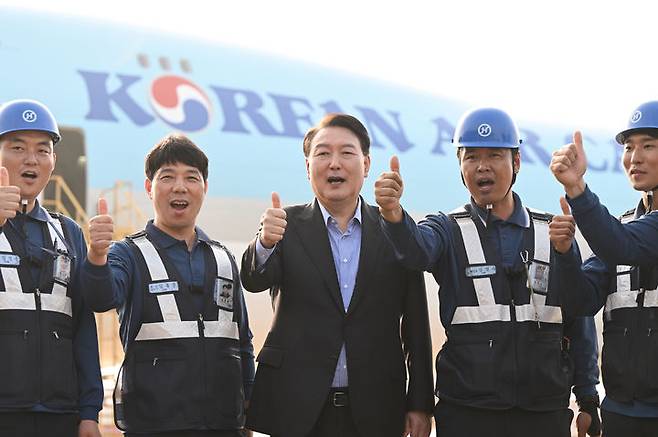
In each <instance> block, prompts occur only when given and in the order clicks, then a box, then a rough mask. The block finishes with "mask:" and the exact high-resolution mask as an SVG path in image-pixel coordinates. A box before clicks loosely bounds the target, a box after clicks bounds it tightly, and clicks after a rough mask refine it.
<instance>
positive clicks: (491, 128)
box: [452, 108, 521, 149]
mask: <svg viewBox="0 0 658 437" xmlns="http://www.w3.org/2000/svg"><path fill="white" fill-rule="evenodd" d="M452 142H453V143H454V144H455V145H456V146H457V147H492V148H493V147H502V148H506V149H518V148H519V145H520V144H521V139H520V138H519V130H518V129H517V128H516V124H515V123H514V121H513V120H512V118H511V117H510V116H509V115H507V113H506V112H505V111H501V110H500V109H496V108H479V109H474V110H472V111H469V112H467V113H466V114H464V115H463V116H462V118H461V119H460V120H459V122H458V123H457V127H456V128H455V134H454V135H453V137H452Z"/></svg>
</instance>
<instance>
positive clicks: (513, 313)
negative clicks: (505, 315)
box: [510, 298, 519, 405]
mask: <svg viewBox="0 0 658 437" xmlns="http://www.w3.org/2000/svg"><path fill="white" fill-rule="evenodd" d="M510 322H511V328H512V335H513V336H514V342H513V347H514V373H513V374H514V399H513V400H512V403H513V404H514V405H516V401H517V399H518V397H519V396H518V390H519V351H518V347H517V345H518V338H517V334H518V333H517V329H516V328H517V326H518V325H517V323H516V305H515V303H514V298H511V299H510Z"/></svg>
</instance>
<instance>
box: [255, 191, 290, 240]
mask: <svg viewBox="0 0 658 437" xmlns="http://www.w3.org/2000/svg"><path fill="white" fill-rule="evenodd" d="M287 224H288V222H286V211H285V210H284V209H283V208H281V199H279V195H278V194H277V193H272V207H271V208H267V209H266V210H265V212H264V213H263V215H262V216H261V218H260V232H259V234H258V238H259V239H260V244H262V245H263V247H264V248H266V249H271V248H273V247H274V245H275V244H276V243H278V242H279V241H281V240H282V239H283V234H284V233H285V232H286V225H287Z"/></svg>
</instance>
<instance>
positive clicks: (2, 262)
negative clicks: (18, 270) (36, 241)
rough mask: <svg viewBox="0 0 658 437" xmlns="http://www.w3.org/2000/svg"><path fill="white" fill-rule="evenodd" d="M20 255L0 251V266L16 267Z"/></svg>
mask: <svg viewBox="0 0 658 437" xmlns="http://www.w3.org/2000/svg"><path fill="white" fill-rule="evenodd" d="M20 264H21V257H20V256H18V255H14V254H11V253H0V267H18V266H19V265H20Z"/></svg>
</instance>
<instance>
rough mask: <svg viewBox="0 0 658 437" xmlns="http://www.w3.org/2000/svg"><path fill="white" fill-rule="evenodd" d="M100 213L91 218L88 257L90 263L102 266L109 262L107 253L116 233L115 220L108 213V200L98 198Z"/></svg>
mask: <svg viewBox="0 0 658 437" xmlns="http://www.w3.org/2000/svg"><path fill="white" fill-rule="evenodd" d="M97 211H98V215H96V216H94V217H92V218H91V219H90V220H89V253H88V254H87V259H88V260H89V262H90V263H92V264H94V265H97V266H102V265H105V264H106V263H107V254H108V252H109V251H110V246H111V245H112V237H113V235H114V221H113V220H112V216H110V215H108V213H107V212H108V208H107V200H105V199H104V198H102V197H101V198H99V199H98V207H97Z"/></svg>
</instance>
